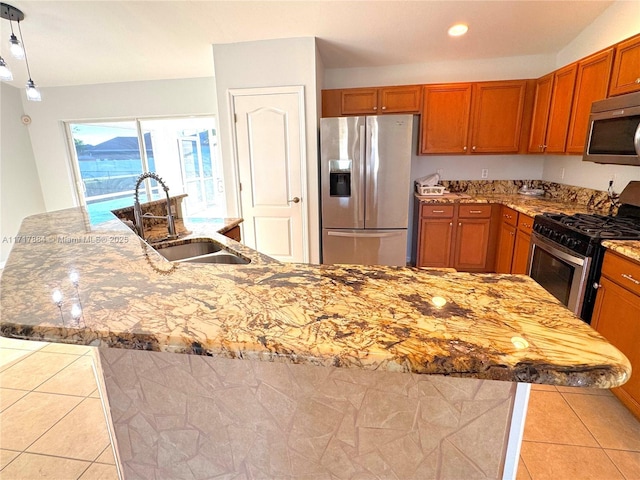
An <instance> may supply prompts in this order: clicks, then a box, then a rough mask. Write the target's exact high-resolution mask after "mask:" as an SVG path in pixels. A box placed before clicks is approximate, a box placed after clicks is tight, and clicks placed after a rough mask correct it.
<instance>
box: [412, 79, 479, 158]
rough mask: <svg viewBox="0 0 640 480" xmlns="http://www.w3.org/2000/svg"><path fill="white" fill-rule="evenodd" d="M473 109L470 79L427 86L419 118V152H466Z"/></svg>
mask: <svg viewBox="0 0 640 480" xmlns="http://www.w3.org/2000/svg"><path fill="white" fill-rule="evenodd" d="M470 111H471V84H470V83H456V84H446V85H428V86H425V87H424V91H423V93H422V118H421V119H420V153H421V154H429V153H458V154H463V153H465V152H466V150H467V138H468V133H469V114H470Z"/></svg>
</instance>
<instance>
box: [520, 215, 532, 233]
mask: <svg viewBox="0 0 640 480" xmlns="http://www.w3.org/2000/svg"><path fill="white" fill-rule="evenodd" d="M532 229H533V218H531V217H530V216H529V215H525V214H524V213H520V214H518V230H520V231H522V232H524V233H528V234H529V235H531V230H532Z"/></svg>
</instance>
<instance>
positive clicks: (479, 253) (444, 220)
mask: <svg viewBox="0 0 640 480" xmlns="http://www.w3.org/2000/svg"><path fill="white" fill-rule="evenodd" d="M416 208H419V209H420V215H419V219H418V232H417V236H416V237H417V243H418V245H417V248H416V252H417V257H416V266H418V267H439V268H446V267H452V268H455V269H456V270H460V271H467V272H487V271H491V270H492V269H493V254H492V252H493V249H492V248H491V247H492V244H493V241H492V240H493V236H494V235H493V231H492V225H494V223H492V207H491V205H445V206H442V205H437V204H434V205H421V204H420V203H418V202H417V203H416Z"/></svg>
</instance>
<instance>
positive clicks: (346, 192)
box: [320, 115, 413, 266]
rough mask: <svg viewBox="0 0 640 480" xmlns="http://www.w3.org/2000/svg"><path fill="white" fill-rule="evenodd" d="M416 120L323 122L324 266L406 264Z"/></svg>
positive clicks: (405, 117)
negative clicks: (414, 122)
mask: <svg viewBox="0 0 640 480" xmlns="http://www.w3.org/2000/svg"><path fill="white" fill-rule="evenodd" d="M412 126H413V116H412V115H378V116H367V117H340V118H323V119H321V121H320V147H321V157H320V158H321V179H322V185H321V189H322V263H325V264H337V263H352V264H360V265H398V266H404V265H405V264H406V255H407V225H408V221H409V218H408V217H409V213H408V212H409V196H410V190H411V179H410V175H411V172H410V170H411V151H412V150H411V133H412V132H411V130H412Z"/></svg>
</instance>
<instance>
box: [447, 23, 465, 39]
mask: <svg viewBox="0 0 640 480" xmlns="http://www.w3.org/2000/svg"><path fill="white" fill-rule="evenodd" d="M467 30H469V27H468V26H467V25H465V24H464V23H456V24H455V25H454V26H452V27H451V28H449V35H451V36H452V37H459V36H460V35H464V34H465V33H467Z"/></svg>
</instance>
